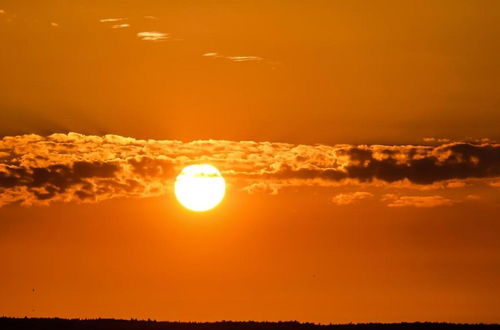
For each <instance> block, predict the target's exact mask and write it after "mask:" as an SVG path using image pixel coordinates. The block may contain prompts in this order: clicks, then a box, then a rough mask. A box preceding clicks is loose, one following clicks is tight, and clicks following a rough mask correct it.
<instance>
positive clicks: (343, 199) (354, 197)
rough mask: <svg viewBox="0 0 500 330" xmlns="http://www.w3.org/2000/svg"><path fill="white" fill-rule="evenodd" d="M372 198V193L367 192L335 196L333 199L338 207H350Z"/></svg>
mask: <svg viewBox="0 0 500 330" xmlns="http://www.w3.org/2000/svg"><path fill="white" fill-rule="evenodd" d="M371 198H373V194H372V193H369V192H367V191H356V192H353V193H346V194H338V195H335V196H333V198H332V203H334V204H337V205H350V204H355V203H358V202H360V201H362V200H366V199H371Z"/></svg>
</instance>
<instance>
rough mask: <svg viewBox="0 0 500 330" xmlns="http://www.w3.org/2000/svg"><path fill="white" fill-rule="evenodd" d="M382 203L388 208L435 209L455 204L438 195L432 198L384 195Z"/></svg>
mask: <svg viewBox="0 0 500 330" xmlns="http://www.w3.org/2000/svg"><path fill="white" fill-rule="evenodd" d="M382 201H386V202H388V204H387V206H388V207H425V208H429V207H437V206H450V205H453V204H454V203H455V202H454V201H452V200H451V199H448V198H445V197H443V196H439V195H432V196H396V195H394V194H386V195H384V196H383V197H382Z"/></svg>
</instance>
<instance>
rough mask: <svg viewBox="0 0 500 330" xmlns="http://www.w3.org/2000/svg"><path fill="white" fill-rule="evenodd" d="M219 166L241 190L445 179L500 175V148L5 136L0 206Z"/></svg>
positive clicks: (80, 197) (133, 192)
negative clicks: (286, 184)
mask: <svg viewBox="0 0 500 330" xmlns="http://www.w3.org/2000/svg"><path fill="white" fill-rule="evenodd" d="M193 163H211V164H214V165H216V166H217V167H218V168H219V169H220V170H221V171H222V173H223V175H224V176H225V177H226V178H227V179H228V181H230V182H231V183H233V184H234V185H235V186H239V187H252V186H258V185H259V184H262V183H263V182H266V183H274V184H278V185H279V184H281V183H283V182H293V184H296V185H301V184H304V183H306V182H309V181H311V180H316V181H321V182H326V183H328V182H338V183H342V182H345V181H349V182H359V183H363V182H371V181H374V180H378V181H382V182H386V183H388V184H390V183H393V182H398V181H405V180H406V181H409V182H411V183H414V184H419V185H427V184H432V183H434V182H436V181H442V180H449V179H466V178H488V177H496V176H500V144H492V143H483V144H471V143H464V142H454V143H447V144H442V145H439V146H413V145H403V146H385V145H359V146H353V145H333V146H326V145H293V144H287V143H271V142H252V141H242V142H234V141H221V140H205V141H193V142H180V141H174V140H138V139H133V138H126V137H121V136H116V135H106V136H103V137H98V136H86V135H81V134H76V133H69V134H53V135H50V136H48V137H43V136H39V135H22V136H8V137H4V138H3V139H1V140H0V206H1V205H5V204H9V203H22V204H24V205H31V204H36V203H48V202H51V201H100V200H104V199H108V198H114V197H132V196H137V197H147V196H155V195H161V194H164V193H166V192H167V191H168V190H169V189H170V188H169V187H170V186H171V182H172V180H173V179H174V178H175V175H176V173H178V171H179V170H180V169H181V168H182V167H183V166H186V165H188V164H193Z"/></svg>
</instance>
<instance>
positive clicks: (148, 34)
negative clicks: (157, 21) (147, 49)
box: [137, 31, 170, 41]
mask: <svg viewBox="0 0 500 330" xmlns="http://www.w3.org/2000/svg"><path fill="white" fill-rule="evenodd" d="M137 37H138V38H139V39H141V40H145V41H163V40H165V39H168V38H169V37H170V36H169V34H168V33H162V32H157V31H144V32H139V33H137Z"/></svg>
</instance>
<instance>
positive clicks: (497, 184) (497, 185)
mask: <svg viewBox="0 0 500 330" xmlns="http://www.w3.org/2000/svg"><path fill="white" fill-rule="evenodd" d="M490 186H492V187H495V188H500V180H498V181H494V182H491V183H490Z"/></svg>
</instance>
